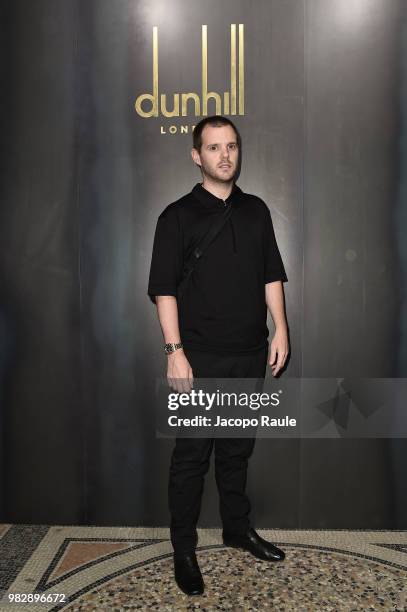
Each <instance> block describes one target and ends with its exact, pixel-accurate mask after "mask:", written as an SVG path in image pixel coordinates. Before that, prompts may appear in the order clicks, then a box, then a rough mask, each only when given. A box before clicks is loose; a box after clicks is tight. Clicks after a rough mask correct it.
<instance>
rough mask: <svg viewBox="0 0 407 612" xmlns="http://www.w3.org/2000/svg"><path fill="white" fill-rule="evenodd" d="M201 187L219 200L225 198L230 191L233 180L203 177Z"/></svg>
mask: <svg viewBox="0 0 407 612" xmlns="http://www.w3.org/2000/svg"><path fill="white" fill-rule="evenodd" d="M202 187H203V188H204V189H206V190H207V191H209V192H210V193H212V194H213V195H214V196H215V197H217V198H220V199H221V200H226V198H228V197H229V196H230V194H231V193H232V189H233V180H232V181H229V182H227V183H222V182H216V181H211V180H210V179H208V178H207V177H205V178H204V179H203V181H202Z"/></svg>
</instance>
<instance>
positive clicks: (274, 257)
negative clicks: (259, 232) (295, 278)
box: [264, 206, 288, 284]
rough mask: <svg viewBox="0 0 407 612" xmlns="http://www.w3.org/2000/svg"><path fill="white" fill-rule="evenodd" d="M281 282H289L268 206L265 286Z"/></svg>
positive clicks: (265, 236) (265, 243)
mask: <svg viewBox="0 0 407 612" xmlns="http://www.w3.org/2000/svg"><path fill="white" fill-rule="evenodd" d="M277 280H281V281H283V282H287V280H288V279H287V275H286V273H285V269H284V264H283V260H282V259H281V255H280V251H279V250H278V246H277V241H276V237H275V234H274V228H273V222H272V220H271V214H270V210H269V208H268V206H266V220H265V227H264V284H267V283H272V282H274V281H277Z"/></svg>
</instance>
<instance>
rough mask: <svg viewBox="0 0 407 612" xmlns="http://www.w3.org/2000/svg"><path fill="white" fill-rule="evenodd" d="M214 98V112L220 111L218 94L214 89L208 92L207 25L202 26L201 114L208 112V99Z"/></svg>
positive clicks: (218, 112) (217, 113) (219, 112)
mask: <svg viewBox="0 0 407 612" xmlns="http://www.w3.org/2000/svg"><path fill="white" fill-rule="evenodd" d="M210 98H212V99H213V100H215V104H216V110H215V114H216V115H220V114H221V112H222V102H221V98H220V95H219V94H218V93H216V92H214V91H210V92H208V33H207V26H206V25H203V26H202V114H203V115H207V114H208V100H209V99H210Z"/></svg>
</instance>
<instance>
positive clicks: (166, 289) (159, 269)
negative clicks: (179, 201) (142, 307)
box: [147, 208, 182, 304]
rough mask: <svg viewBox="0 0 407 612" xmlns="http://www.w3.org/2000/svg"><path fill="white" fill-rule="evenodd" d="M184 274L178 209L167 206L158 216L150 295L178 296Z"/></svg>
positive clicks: (153, 297)
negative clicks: (179, 285) (179, 284)
mask: <svg viewBox="0 0 407 612" xmlns="http://www.w3.org/2000/svg"><path fill="white" fill-rule="evenodd" d="M181 275H182V236H181V228H180V223H179V219H178V214H177V211H176V210H174V209H173V208H172V209H170V208H166V209H165V210H164V211H163V212H162V213H161V215H160V216H159V217H158V221H157V226H156V229H155V234H154V243H153V253H152V257H151V266H150V276H149V281H148V291H147V293H148V295H149V296H150V299H151V301H152V302H154V304H155V303H156V300H155V296H156V295H173V296H175V297H176V296H177V286H178V283H179V281H180V280H181Z"/></svg>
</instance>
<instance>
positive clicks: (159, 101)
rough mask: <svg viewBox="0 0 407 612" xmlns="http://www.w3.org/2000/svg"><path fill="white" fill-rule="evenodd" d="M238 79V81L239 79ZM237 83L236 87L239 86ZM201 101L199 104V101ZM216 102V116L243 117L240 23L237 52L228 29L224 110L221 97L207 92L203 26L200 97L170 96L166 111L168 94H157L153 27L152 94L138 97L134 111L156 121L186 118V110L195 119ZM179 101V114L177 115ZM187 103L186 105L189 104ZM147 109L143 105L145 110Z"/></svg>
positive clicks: (233, 34)
mask: <svg viewBox="0 0 407 612" xmlns="http://www.w3.org/2000/svg"><path fill="white" fill-rule="evenodd" d="M238 75H239V79H238ZM238 81H239V84H238ZM201 98H202V100H201ZM210 99H212V100H214V101H215V113H214V114H216V115H244V32H243V24H242V23H239V49H238V53H237V45H236V24H235V23H232V24H231V26H230V91H225V92H224V93H223V109H222V97H221V94H219V93H216V92H215V91H208V37H207V26H206V25H203V26H202V93H201V97H200V96H199V94H197V93H194V92H190V93H175V94H173V105H172V109H170V110H169V109H168V105H167V94H161V95H159V93H158V28H157V26H154V27H153V93H152V94H150V93H144V94H141V95H140V96H138V98H137V100H136V102H135V105H134V106H135V109H136V111H137V113H138V114H139V115H140V117H158V116H159V113H160V112H161V114H162V115H164V117H179V116H182V117H186V116H187V114H188V110H189V107H191V104H192V108H193V110H194V114H195V116H196V117H199V116H201V115H203V116H206V115H208V100H210ZM180 100H181V113H180ZM144 101H146V102H148V103H150V104H151V108H150V110H143V108H142V104H143V102H144ZM188 102H189V104H188ZM145 106H146V105H145V104H144V107H145Z"/></svg>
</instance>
